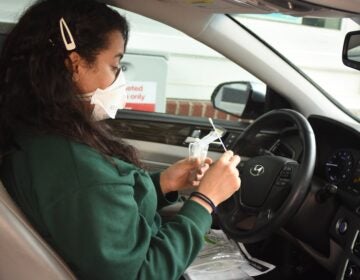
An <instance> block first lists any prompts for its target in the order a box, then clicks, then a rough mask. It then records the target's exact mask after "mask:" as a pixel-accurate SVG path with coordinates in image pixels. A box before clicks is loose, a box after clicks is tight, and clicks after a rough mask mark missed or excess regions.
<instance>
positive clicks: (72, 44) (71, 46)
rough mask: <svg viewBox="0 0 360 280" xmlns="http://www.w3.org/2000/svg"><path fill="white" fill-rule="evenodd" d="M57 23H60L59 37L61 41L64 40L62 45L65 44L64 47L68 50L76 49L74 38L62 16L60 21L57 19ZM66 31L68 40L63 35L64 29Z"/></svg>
mask: <svg viewBox="0 0 360 280" xmlns="http://www.w3.org/2000/svg"><path fill="white" fill-rule="evenodd" d="M59 24H60V32H61V37H62V39H63V42H64V45H65V48H66V50H68V51H72V50H75V49H76V45H75V41H74V38H73V36H72V34H71V32H70V29H69V27H68V25H67V24H66V22H65V20H64V18H61V19H60V21H59ZM64 29H65V30H66V32H67V35H68V37H69V40H70V41H69V42H68V41H67V39H66V36H65V30H64Z"/></svg>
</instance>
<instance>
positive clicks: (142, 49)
mask: <svg viewBox="0 0 360 280" xmlns="http://www.w3.org/2000/svg"><path fill="white" fill-rule="evenodd" d="M119 12H120V13H121V14H123V15H125V16H126V18H127V19H128V21H129V23H130V39H129V43H128V46H127V53H126V55H125V56H124V58H123V60H122V68H123V71H124V73H125V77H126V79H127V82H128V85H127V92H128V102H127V105H126V108H127V109H130V110H138V111H147V112H159V113H167V114H172V115H181V116H193V117H212V118H215V119H223V120H234V119H237V117H233V116H231V115H228V114H226V113H223V112H220V111H218V110H214V108H213V106H212V104H211V101H210V98H211V94H212V92H213V91H214V89H215V88H216V86H217V85H219V84H220V83H223V82H229V81H251V82H256V83H257V84H259V83H260V84H263V83H262V82H261V81H260V80H258V79H257V78H256V77H254V76H253V75H251V74H250V73H248V72H247V71H245V70H244V69H242V68H241V67H239V66H238V65H236V64H235V63H233V62H231V61H230V60H228V59H227V58H225V57H224V56H222V55H221V54H219V53H217V52H216V51H214V50H212V49H210V48H209V47H207V46H205V45H204V44H202V43H199V42H198V41H196V40H194V39H193V38H191V37H189V36H188V35H186V34H184V33H182V32H180V31H178V30H175V29H174V28H171V27H169V26H167V25H165V24H162V23H160V22H157V21H154V20H151V19H149V18H146V17H143V16H140V15H137V14H134V13H130V12H127V11H124V10H119Z"/></svg>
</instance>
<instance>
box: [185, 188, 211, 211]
mask: <svg viewBox="0 0 360 280" xmlns="http://www.w3.org/2000/svg"><path fill="white" fill-rule="evenodd" d="M193 198H196V200H195V201H197V202H199V201H201V205H203V206H205V205H206V207H205V208H206V209H207V210H208V211H209V212H210V213H211V212H215V213H216V212H217V209H216V205H215V204H214V202H213V201H212V200H211V199H210V198H209V197H208V196H206V195H205V194H203V193H201V192H198V191H194V192H192V193H191V194H190V199H192V200H194V199H193Z"/></svg>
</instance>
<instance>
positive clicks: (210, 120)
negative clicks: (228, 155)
mask: <svg viewBox="0 0 360 280" xmlns="http://www.w3.org/2000/svg"><path fill="white" fill-rule="evenodd" d="M209 122H210V124H211V125H212V127H213V129H214V131H215V133H216V135H217V137H218V138H219V140H220V143H221V145H222V146H223V148H224V151H225V152H227V149H226V147H225V145H224V142H223V141H222V140H221V136H220V135H219V133H218V132H217V130H216V127H215V125H214V122H213V120H212V119H211V118H209Z"/></svg>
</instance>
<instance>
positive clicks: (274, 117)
mask: <svg viewBox="0 0 360 280" xmlns="http://www.w3.org/2000/svg"><path fill="white" fill-rule="evenodd" d="M276 121H289V122H291V123H292V124H294V125H295V127H296V128H297V130H298V133H299V138H300V140H301V143H302V146H303V151H302V155H301V160H300V163H298V165H297V167H296V172H295V174H294V176H293V178H292V185H291V189H290V190H289V192H288V194H287V195H286V198H285V200H284V201H283V203H282V204H281V206H280V207H279V208H278V209H277V211H276V215H274V216H272V217H271V218H270V217H269V218H268V222H267V223H266V224H264V225H263V226H260V227H257V228H254V229H248V230H244V229H241V230H240V229H239V228H237V226H236V218H237V217H238V216H239V211H243V209H244V208H243V207H242V206H243V205H242V201H241V191H242V190H241V188H249V186H247V185H246V186H244V185H243V183H244V182H242V186H241V188H240V191H239V192H237V193H236V194H234V195H233V196H232V197H231V198H230V199H229V200H228V201H227V202H229V201H232V203H233V204H234V205H235V206H236V207H235V208H236V210H234V209H229V208H228V206H226V204H227V202H225V203H223V204H220V205H219V207H218V217H219V223H220V225H221V226H222V228H223V230H224V231H225V232H226V233H227V234H228V235H229V236H230V237H231V238H233V239H235V240H237V241H240V242H244V243H252V242H257V241H260V240H262V239H265V238H266V237H267V236H269V235H270V234H271V233H272V232H275V231H276V230H278V229H280V228H281V227H282V226H283V225H284V224H285V223H286V222H287V221H288V220H289V218H291V217H292V216H293V215H294V214H295V213H296V211H297V210H298V208H299V207H300V205H301V204H302V202H303V201H304V199H305V197H306V194H307V193H308V190H309V186H310V183H311V178H312V175H313V172H314V168H315V158H316V144H315V136H314V132H313V130H312V127H311V126H310V124H309V122H308V121H307V119H306V118H305V117H304V116H303V115H301V114H300V113H298V112H296V111H294V110H290V109H279V110H273V111H270V112H268V113H266V114H264V115H262V116H261V117H259V118H258V119H256V120H255V121H254V122H253V123H252V124H251V125H249V126H248V127H247V128H246V129H245V131H244V132H243V133H242V134H241V135H240V136H239V138H238V139H237V140H236V141H235V144H234V150H235V151H238V150H239V145H241V144H243V143H250V141H251V140H252V139H254V137H255V136H256V135H257V134H258V133H259V132H260V131H261V130H263V129H265V128H266V127H267V125H268V124H271V123H274V122H276ZM240 154H241V153H240ZM259 160H264V159H260V158H259ZM284 163H285V164H291V161H290V163H289V162H286V159H284ZM292 163H293V162H292ZM293 164H294V163H293ZM274 172H278V170H276V171H274ZM276 176H277V175H276ZM240 177H242V174H240ZM250 187H251V186H250ZM271 187H273V185H271ZM239 207H240V208H239ZM235 212H236V213H235ZM234 213H235V214H236V215H235V214H234Z"/></svg>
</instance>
